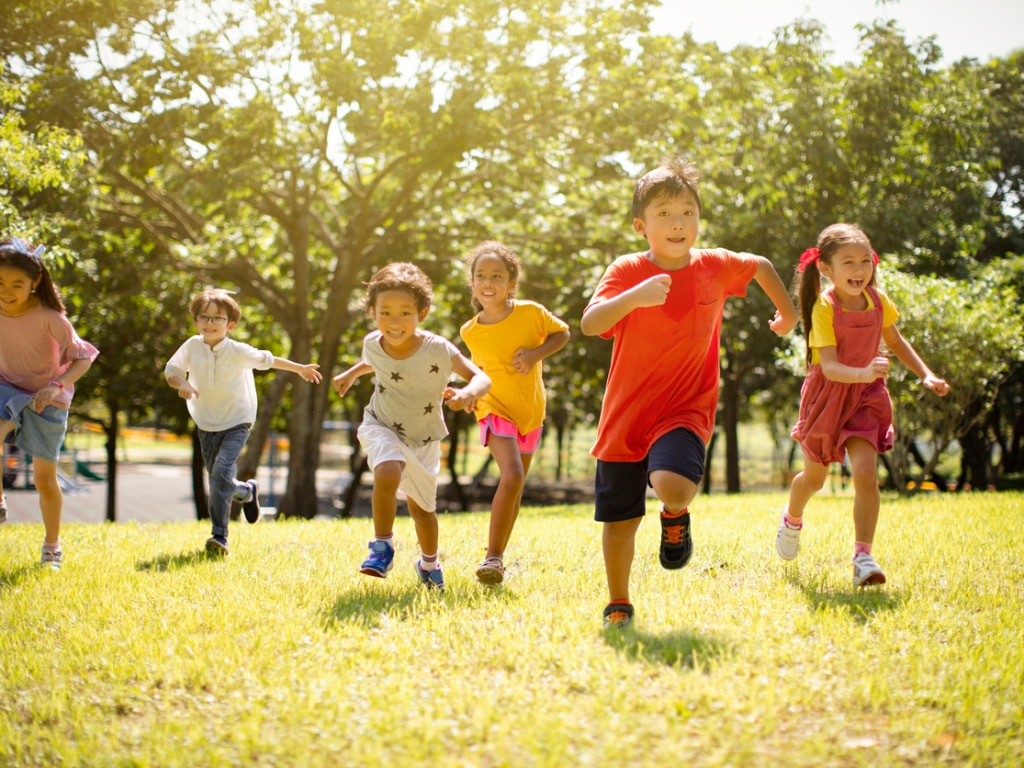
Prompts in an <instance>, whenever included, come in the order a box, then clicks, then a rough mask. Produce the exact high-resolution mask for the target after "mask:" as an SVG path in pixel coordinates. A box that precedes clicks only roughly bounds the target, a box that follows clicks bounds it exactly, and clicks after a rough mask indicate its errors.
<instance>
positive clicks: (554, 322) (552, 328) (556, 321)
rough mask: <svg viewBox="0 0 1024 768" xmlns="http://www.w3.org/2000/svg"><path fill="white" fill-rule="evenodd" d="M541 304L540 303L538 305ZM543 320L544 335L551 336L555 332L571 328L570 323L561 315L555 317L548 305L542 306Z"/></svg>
mask: <svg viewBox="0 0 1024 768" xmlns="http://www.w3.org/2000/svg"><path fill="white" fill-rule="evenodd" d="M538 306H540V305H538ZM540 309H541V321H542V323H543V329H544V335H545V336H550V335H551V334H553V333H562V332H563V331H568V330H569V324H568V323H567V322H565V320H563V319H562V318H560V317H555V316H554V314H552V312H551V310H549V309H548V308H547V307H544V306H540Z"/></svg>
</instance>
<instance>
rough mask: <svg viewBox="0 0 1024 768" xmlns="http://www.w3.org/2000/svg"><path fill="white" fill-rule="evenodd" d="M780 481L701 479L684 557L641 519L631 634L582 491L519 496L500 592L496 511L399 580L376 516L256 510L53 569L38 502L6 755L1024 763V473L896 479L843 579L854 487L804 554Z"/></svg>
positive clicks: (820, 515) (64, 761) (6, 621)
mask: <svg viewBox="0 0 1024 768" xmlns="http://www.w3.org/2000/svg"><path fill="white" fill-rule="evenodd" d="M784 501H785V498H784V496H783V495H782V494H772V495H749V496H744V497H715V498H710V499H707V500H702V501H701V503H700V504H699V507H700V508H699V509H698V510H696V512H695V515H696V517H695V523H694V526H695V528H694V530H695V535H696V536H697V549H696V551H695V554H694V559H693V561H692V562H691V563H690V565H689V566H688V567H687V568H686V569H684V570H683V571H680V572H668V571H664V570H663V569H661V568H660V567H659V566H658V565H657V559H656V555H655V552H656V550H657V537H658V526H657V524H656V520H654V519H653V518H652V519H651V520H648V521H647V522H646V523H645V524H644V525H643V526H642V527H641V528H640V531H639V534H638V542H637V543H638V547H637V563H636V566H635V568H634V572H633V587H634V593H633V601H634V605H635V606H636V619H635V627H634V629H632V630H629V631H626V632H624V633H615V632H612V633H603V632H602V631H601V628H600V627H601V610H602V608H603V607H604V604H605V601H606V599H607V597H606V593H605V585H604V578H603V568H602V564H601V550H600V526H599V525H597V524H596V523H593V522H592V521H590V520H589V519H587V518H589V512H590V510H589V509H586V508H582V507H569V508H560V509H544V510H540V509H524V510H523V514H522V515H521V516H520V518H519V521H518V523H517V524H516V530H515V533H514V535H513V538H512V543H511V549H510V550H509V554H510V558H511V559H510V560H508V561H506V562H508V563H509V571H508V581H507V582H506V584H505V585H504V586H503V587H499V588H488V587H484V586H482V585H480V584H478V583H477V582H476V580H475V578H474V577H473V572H474V570H475V567H476V564H477V563H478V562H479V560H480V557H481V553H482V546H483V543H484V542H485V541H486V536H487V518H486V516H485V515H444V516H442V518H441V529H440V530H441V547H442V549H441V560H442V564H443V567H444V570H445V574H446V580H447V582H448V589H447V591H446V592H445V593H444V594H443V595H439V594H436V593H432V592H427V591H426V590H424V589H423V588H422V585H420V584H419V583H418V582H417V580H416V578H415V576H414V574H413V571H412V568H411V564H410V563H411V559H412V557H413V556H414V553H415V535H414V530H413V526H412V524H411V522H410V520H409V518H408V517H404V516H403V517H401V518H399V521H398V525H397V526H396V536H397V543H398V560H399V562H398V563H397V564H396V568H395V569H394V570H393V571H392V572H391V574H389V576H388V578H387V579H386V580H377V579H370V578H368V577H365V576H362V575H360V574H359V573H358V565H359V563H360V562H361V561H362V558H363V557H364V556H365V553H366V547H365V542H366V540H367V539H368V537H370V536H371V525H370V522H369V521H368V520H365V519H353V520H344V521H314V522H309V523H301V524H300V523H298V522H276V523H261V524H260V525H257V526H253V527H244V528H240V529H239V530H237V531H233V533H232V552H231V555H230V556H229V557H228V558H227V560H224V561H220V560H211V559H208V558H207V557H206V555H205V554H204V553H203V551H202V542H203V541H204V539H205V537H206V535H207V534H208V529H207V528H204V527H202V526H201V525H200V524H198V523H191V524H187V523H186V524H164V525H153V524H149V525H116V526H99V525H67V526H65V527H64V530H63V531H62V536H63V539H64V546H65V552H66V564H65V566H64V568H63V570H62V571H61V572H60V573H59V574H55V573H52V572H41V571H40V570H39V567H38V565H37V560H38V556H39V555H38V552H39V550H38V546H39V541H40V540H41V538H42V527H41V526H40V525H39V524H33V525H15V526H8V530H5V531H4V536H3V537H2V538H0V595H2V597H3V599H2V600H0V626H3V627H5V631H4V632H2V633H0V762H2V763H3V764H5V765H12V766H20V765H26V766H27V765H53V764H61V765H66V766H86V765H140V766H141V765H159V766H166V767H167V768H174V767H175V766H196V765H211V766H212V765H252V766H272V765H282V764H286V765H302V766H310V768H316V767H317V766H337V765H354V766H371V765H389V764H391V765H466V766H520V765H524V766H525V765H531V766H543V767H548V766H550V767H552V768H553V767H554V766H566V765H593V766H622V765H630V766H665V765H675V764H678V763H680V762H683V763H685V764H688V765H700V766H707V767H708V768H712V767H717V766H722V767H724V766H737V765H743V766H748V767H749V768H762V767H765V768H767V767H768V766H778V765H781V764H785V765H787V766H808V767H809V766H815V767H817V766H822V765H851V766H852V765H875V766H893V767H895V766H901V767H902V768H906V767H907V766H910V767H911V768H918V767H919V768H925V766H933V765H937V764H951V765H992V766H994V765H1012V764H1014V763H1015V762H1016V761H1017V760H1018V758H1019V757H1020V755H1021V754H1022V751H1024V736H1022V734H1024V672H1022V670H1024V646H1022V644H1021V642H1020V636H1019V635H1020V632H1019V628H1020V622H1019V619H1018V616H1019V607H1020V602H1021V598H1022V593H1021V583H1022V580H1024V569H1022V565H1021V560H1020V557H1019V553H1020V551H1021V548H1022V547H1024V539H1022V532H1024V497H1022V496H1021V495H1020V494H1014V493H1007V494H999V495H995V494H976V495H971V496H960V495H952V494H950V495H943V496H939V495H932V496H929V497H917V498H915V499H909V500H908V499H904V500H893V499H889V498H887V499H886V500H885V502H884V503H883V509H882V518H881V524H880V526H879V534H878V537H877V538H876V547H875V552H876V555H877V557H878V560H879V562H880V563H881V564H882V566H883V567H884V568H885V570H886V573H887V576H888V583H887V584H886V585H884V586H883V587H880V588H873V589H854V588H853V587H852V586H851V585H850V576H851V568H850V561H849V557H850V552H851V550H852V546H853V534H852V523H851V519H850V508H851V504H852V499H851V498H850V497H848V496H846V497H843V496H839V497H829V496H828V495H822V496H819V497H816V498H815V500H814V502H813V504H812V508H809V509H808V512H807V524H806V527H805V531H804V534H803V536H802V540H801V551H800V557H799V559H798V560H797V561H795V562H794V563H792V564H784V563H782V562H781V561H779V560H778V559H777V557H776V556H775V554H774V551H773V548H772V540H773V538H774V535H775V526H776V524H777V522H778V518H777V513H778V510H779V509H780V508H781V506H782V504H783V503H784ZM650 511H651V512H653V511H654V508H653V506H652V507H651V510H650ZM965 520H969V521H970V524H969V525H966V524H964V521H965ZM936 531H944V532H947V534H948V535H943V536H936V535H935V532H936ZM567 552H571V553H573V556H572V557H571V558H568V559H567V557H566V553H567ZM980 552H983V553H984V557H971V556H965V553H980ZM240 595H243V596H244V599H240V597H239V596H240Z"/></svg>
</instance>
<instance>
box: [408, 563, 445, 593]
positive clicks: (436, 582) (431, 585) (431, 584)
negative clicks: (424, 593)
mask: <svg viewBox="0 0 1024 768" xmlns="http://www.w3.org/2000/svg"><path fill="white" fill-rule="evenodd" d="M413 565H415V566H416V575H417V576H419V577H420V581H422V582H423V583H424V584H426V585H427V588H428V589H436V590H437V591H438V592H444V574H443V573H441V564H440V563H438V564H437V567H436V568H434V570H432V571H428V570H425V569H424V568H423V566H422V565H420V561H419V558H417V559H416V562H415V563H413Z"/></svg>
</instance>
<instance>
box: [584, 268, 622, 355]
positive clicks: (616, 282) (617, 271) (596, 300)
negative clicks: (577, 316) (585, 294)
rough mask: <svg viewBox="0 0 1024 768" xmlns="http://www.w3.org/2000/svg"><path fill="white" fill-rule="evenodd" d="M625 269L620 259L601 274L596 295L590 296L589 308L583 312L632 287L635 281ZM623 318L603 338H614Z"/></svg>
mask: <svg viewBox="0 0 1024 768" xmlns="http://www.w3.org/2000/svg"><path fill="white" fill-rule="evenodd" d="M624 272H625V270H624V269H623V267H622V264H621V263H620V262H618V261H614V262H612V263H611V264H609V265H608V268H607V269H606V270H605V271H604V274H603V275H602V276H601V282H599V283H598V284H597V288H596V289H595V290H594V295H593V296H591V297H590V301H589V302H587V308H586V309H584V310H583V314H587V310H588V309H590V308H591V307H592V306H594V305H595V304H600V303H601V302H602V301H607V300H608V299H614V298H615V297H616V296H618V295H619V294H620V293H623V292H624V291H626V290H628V289H629V288H631V287H632V286H633V285H634V284H635V283H634V282H633V281H629V280H628V279H627V277H626V275H625V274H624ZM621 323H622V320H619V322H618V323H616V324H615V325H613V326H612V327H611V328H609V329H608V330H607V331H605V332H604V333H602V334H601V338H602V339H610V338H612V337H613V336H614V335H615V334H616V332H617V331H618V328H619V325H620V324H621Z"/></svg>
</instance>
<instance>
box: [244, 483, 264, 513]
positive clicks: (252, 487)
mask: <svg viewBox="0 0 1024 768" xmlns="http://www.w3.org/2000/svg"><path fill="white" fill-rule="evenodd" d="M246 485H248V486H249V500H248V501H246V502H244V503H243V504H242V511H243V512H244V513H245V521H246V522H247V523H255V522H256V521H258V520H259V519H260V484H259V483H257V482H256V478H253V479H252V480H249V481H248V482H247V483H246Z"/></svg>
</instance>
